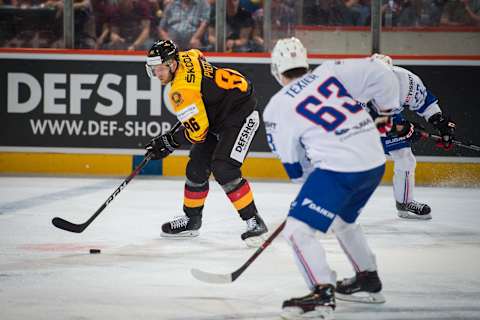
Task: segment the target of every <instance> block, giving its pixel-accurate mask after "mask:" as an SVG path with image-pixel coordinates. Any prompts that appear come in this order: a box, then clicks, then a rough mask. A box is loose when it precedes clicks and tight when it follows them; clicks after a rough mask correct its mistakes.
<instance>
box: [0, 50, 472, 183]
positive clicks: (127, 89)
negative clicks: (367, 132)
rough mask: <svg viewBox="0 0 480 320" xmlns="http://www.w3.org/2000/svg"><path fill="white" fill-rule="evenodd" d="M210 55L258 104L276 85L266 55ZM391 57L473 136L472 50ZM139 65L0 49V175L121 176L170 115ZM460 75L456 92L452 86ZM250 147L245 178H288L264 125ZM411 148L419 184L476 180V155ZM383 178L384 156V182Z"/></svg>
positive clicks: (130, 57)
mask: <svg viewBox="0 0 480 320" xmlns="http://www.w3.org/2000/svg"><path fill="white" fill-rule="evenodd" d="M348 57H353V56H348ZM348 57H347V56H342V55H313V56H310V62H311V64H312V66H314V65H317V64H320V63H321V62H322V61H324V60H326V59H337V58H348ZM208 59H209V60H210V61H211V62H213V63H215V64H216V65H219V66H226V67H232V68H235V69H238V70H240V71H241V72H242V73H244V74H246V75H247V76H248V77H249V78H251V79H252V82H253V83H254V85H255V87H256V92H257V96H258V100H259V109H260V111H262V110H263V107H264V106H265V104H266V103H267V102H268V99H269V97H270V96H271V95H272V94H273V93H274V92H276V90H278V88H279V87H278V84H277V83H276V82H275V80H274V79H273V77H272V76H271V75H270V72H269V57H268V56H267V55H265V54H243V55H242V54H235V55H231V54H214V55H208ZM394 61H395V62H396V64H398V65H402V66H406V67H407V68H408V69H410V70H412V71H414V72H415V73H417V74H419V75H420V76H421V78H422V79H423V80H424V82H426V83H428V86H429V88H430V90H432V91H433V92H436V93H437V94H438V95H441V97H439V98H440V101H441V103H440V105H441V106H442V108H444V110H448V114H450V115H451V116H452V118H453V119H455V120H456V121H457V124H458V131H457V132H458V135H459V137H465V138H468V140H470V141H473V142H480V131H479V130H477V129H476V128H475V122H474V121H472V119H475V118H477V119H478V118H480V108H478V107H476V101H477V100H476V91H475V86H476V79H478V78H479V77H480V57H475V56H474V57H458V56H457V57H412V56H401V57H395V56H394ZM143 63H144V55H143V53H140V52H139V53H134V54H131V53H126V52H98V51H84V50H83V51H81V50H75V51H68V50H63V51H49V50H21V49H20V50H12V49H0V67H1V68H0V91H1V92H2V94H1V95H0V173H6V174H52V175H56V174H62V175H63V174H65V175H72V174H73V175H114V176H125V175H128V174H129V173H130V172H131V171H132V169H133V168H134V167H135V166H136V165H137V164H138V163H140V161H141V159H142V155H143V150H142V146H143V145H144V144H145V143H146V142H148V140H149V139H150V138H151V137H152V136H156V135H158V134H160V133H162V132H165V131H166V130H168V129H169V128H170V127H171V126H172V125H173V124H174V123H175V117H174V115H173V114H172V113H171V112H170V111H169V110H168V106H166V105H165V103H164V99H163V88H161V87H160V86H159V84H158V83H155V81H153V80H149V79H148V78H147V77H146V75H145V72H144V67H143ZM440 75H441V76H440ZM459 83H461V87H460V88H459V90H452V88H454V87H455V86H458V84H459ZM157 86H158V87H157ZM3 93H6V94H3ZM251 151H252V152H251V154H250V156H249V158H248V159H247V160H246V162H245V165H244V167H243V172H244V175H245V176H247V177H252V178H259V179H286V174H285V172H284V170H283V167H282V165H281V163H280V162H279V161H278V160H277V159H275V158H274V157H273V156H272V154H271V153H270V152H269V149H268V146H267V143H266V138H265V131H264V128H263V127H261V128H260V130H259V133H258V135H257V137H256V138H255V140H254V142H253V144H252V148H251ZM414 151H415V154H416V155H418V156H419V157H418V158H417V161H418V163H417V171H416V180H417V183H418V184H419V185H438V184H439V185H453V186H471V185H480V158H479V156H478V154H475V153H474V152H469V151H466V150H461V149H458V148H457V149H456V150H454V151H453V152H445V151H442V150H439V149H437V148H435V147H433V144H432V143H419V144H418V145H416V146H415V150H414ZM187 155H188V153H187V150H180V151H179V152H176V153H175V155H173V156H170V157H168V158H167V159H165V160H164V161H152V162H151V163H149V165H148V166H147V167H146V168H145V170H143V172H142V174H148V175H150V174H154V175H164V176H183V175H184V168H185V164H186V162H187V160H188V156H187ZM391 177H392V166H391V163H390V162H389V163H388V166H387V172H386V174H385V178H384V182H386V183H390V182H391Z"/></svg>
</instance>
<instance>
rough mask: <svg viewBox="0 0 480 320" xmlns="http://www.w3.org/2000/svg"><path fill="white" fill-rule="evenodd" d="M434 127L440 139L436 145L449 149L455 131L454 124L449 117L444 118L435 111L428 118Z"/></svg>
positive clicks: (451, 145)
mask: <svg viewBox="0 0 480 320" xmlns="http://www.w3.org/2000/svg"><path fill="white" fill-rule="evenodd" d="M428 122H430V123H431V124H432V125H433V126H434V127H435V129H437V130H438V132H439V133H440V136H441V137H442V140H440V141H439V142H438V143H437V146H438V147H440V148H443V149H445V150H450V149H451V148H452V147H453V144H452V140H453V135H454V133H455V128H456V124H455V122H453V121H452V120H450V119H449V118H445V117H444V116H443V115H442V114H441V113H436V114H434V115H433V116H431V117H430V119H428Z"/></svg>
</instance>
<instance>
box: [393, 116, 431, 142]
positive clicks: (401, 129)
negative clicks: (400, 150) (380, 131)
mask: <svg viewBox="0 0 480 320" xmlns="http://www.w3.org/2000/svg"><path fill="white" fill-rule="evenodd" d="M422 131H425V128H424V127H422V126H421V125H420V124H418V123H414V122H410V121H407V120H405V121H402V122H401V123H398V124H394V125H393V129H392V131H390V134H388V136H392V137H399V138H403V139H405V140H409V141H410V142H411V143H414V142H417V141H418V140H420V139H421V138H423V135H422Z"/></svg>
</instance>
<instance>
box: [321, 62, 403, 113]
mask: <svg viewBox="0 0 480 320" xmlns="http://www.w3.org/2000/svg"><path fill="white" fill-rule="evenodd" d="M325 64H327V66H328V67H329V68H330V69H331V71H332V72H333V73H334V74H335V75H336V76H337V78H338V79H339V80H340V81H341V82H342V83H343V84H344V85H345V87H346V89H347V91H348V92H349V93H350V94H351V95H352V97H353V98H354V99H355V100H357V101H359V102H362V103H367V102H369V101H373V102H374V105H375V106H376V108H377V109H378V110H377V111H378V113H379V114H396V113H400V112H401V106H400V87H399V84H398V80H397V78H396V76H395V74H394V73H393V70H392V68H391V67H390V66H388V65H386V64H385V63H383V62H381V61H379V60H378V59H373V58H365V59H345V60H336V61H327V62H325ZM317 69H318V68H317ZM315 71H316V70H314V73H315Z"/></svg>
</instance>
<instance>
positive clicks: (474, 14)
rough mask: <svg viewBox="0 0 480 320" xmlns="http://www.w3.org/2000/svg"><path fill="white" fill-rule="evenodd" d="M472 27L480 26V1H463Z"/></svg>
mask: <svg viewBox="0 0 480 320" xmlns="http://www.w3.org/2000/svg"><path fill="white" fill-rule="evenodd" d="M462 2H463V4H464V5H465V10H466V11H467V16H468V18H469V19H470V21H471V24H472V25H476V26H479V25H480V0H462Z"/></svg>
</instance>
